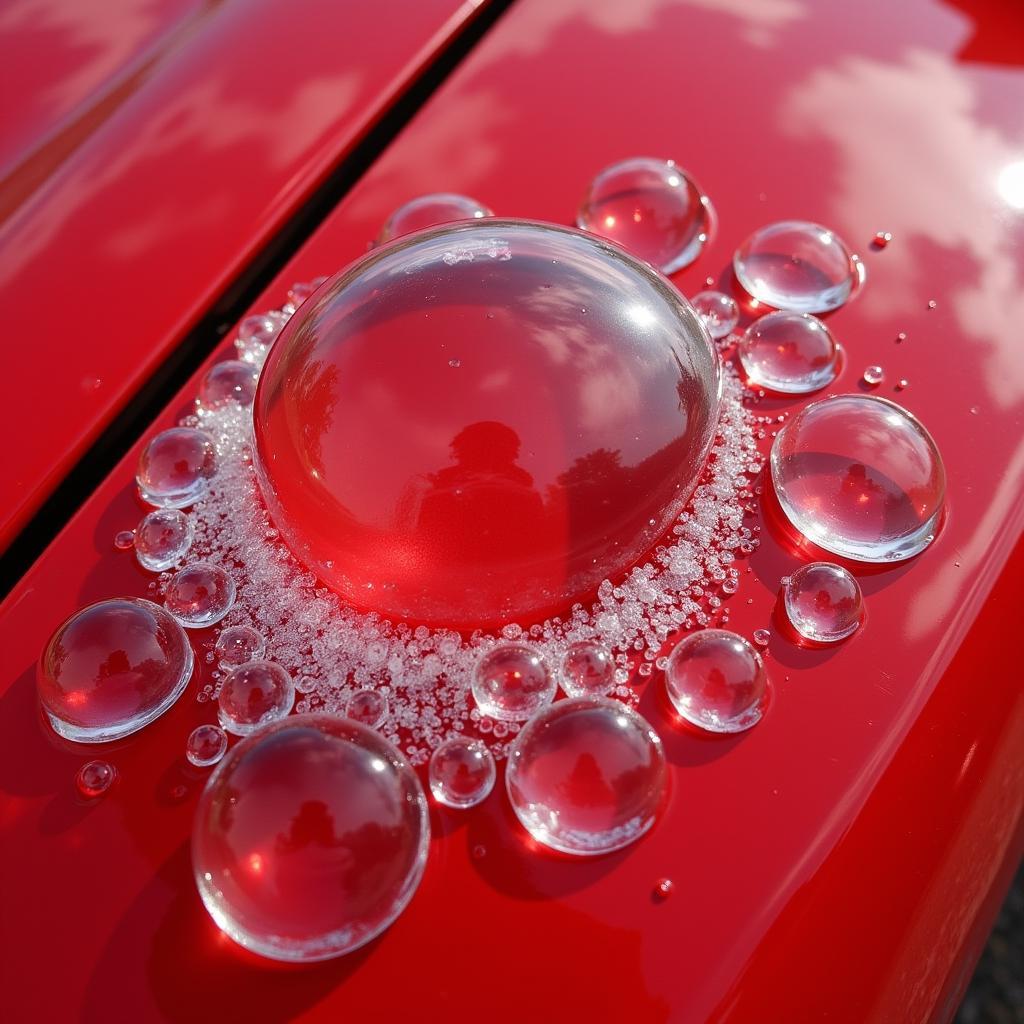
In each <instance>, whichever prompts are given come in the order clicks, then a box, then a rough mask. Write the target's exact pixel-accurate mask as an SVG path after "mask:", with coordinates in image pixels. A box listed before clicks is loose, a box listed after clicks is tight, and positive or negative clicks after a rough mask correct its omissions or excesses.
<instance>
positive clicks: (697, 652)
mask: <svg viewBox="0 0 1024 1024" xmlns="http://www.w3.org/2000/svg"><path fill="white" fill-rule="evenodd" d="M665 688H666V689H667V691H668V696H669V699H670V700H671V701H672V704H673V706H674V707H675V709H676V711H678V712H679V714H680V715H682V717H683V718H685V719H686V721H688V722H690V723H691V724H692V725H696V726H697V727H698V728H701V729H706V730H707V731H708V732H742V731H743V730H745V729H749V728H751V727H752V726H754V725H756V724H757V723H758V722H759V721H760V720H761V717H762V715H763V714H764V710H765V707H766V704H767V698H768V677H767V674H766V673H765V670H764V664H763V662H762V661H761V655H760V654H758V653H757V651H756V650H755V649H754V648H753V647H752V646H751V645H750V644H749V643H748V642H747V641H746V640H745V639H744V638H743V637H741V636H739V635H738V634H736V633H730V632H729V631H728V630H724V629H703V630H701V631H700V632H699V633H694V634H692V635H691V636H688V637H686V639H684V640H683V641H682V642H680V643H679V644H677V645H676V647H675V649H674V650H673V651H672V654H671V655H670V657H669V663H668V668H667V669H666V670H665Z"/></svg>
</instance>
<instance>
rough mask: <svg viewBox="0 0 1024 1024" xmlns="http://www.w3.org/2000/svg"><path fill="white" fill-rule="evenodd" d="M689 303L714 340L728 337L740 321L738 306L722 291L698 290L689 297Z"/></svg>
mask: <svg viewBox="0 0 1024 1024" xmlns="http://www.w3.org/2000/svg"><path fill="white" fill-rule="evenodd" d="M690 305H691V306H693V308H694V311H695V312H696V314H697V315H698V316H699V317H700V318H701V320H703V321H704V326H705V327H706V328H707V329H708V333H709V334H710V335H711V337H712V338H714V339H715V340H716V341H719V340H721V339H722V338H725V337H728V335H729V334H731V333H732V331H733V330H735V328H736V325H737V324H738V323H739V322H740V307H739V306H738V305H737V303H736V300H735V299H734V298H733V297H732V296H731V295H726V294H725V293H724V292H717V291H704V292H698V293H697V294H696V295H694V297H693V298H692V299H690Z"/></svg>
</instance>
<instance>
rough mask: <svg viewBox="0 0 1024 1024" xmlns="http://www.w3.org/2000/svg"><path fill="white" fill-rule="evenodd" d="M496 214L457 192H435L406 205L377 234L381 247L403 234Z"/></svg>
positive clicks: (396, 211) (389, 218)
mask: <svg viewBox="0 0 1024 1024" xmlns="http://www.w3.org/2000/svg"><path fill="white" fill-rule="evenodd" d="M493 216H494V211H493V210H491V209H490V208H489V207H486V206H484V204H483V203H480V202H478V201H477V200H476V199H471V198H470V197H469V196H461V195H459V194H458V193H456V192H433V193H431V194H430V195H425V196H417V197H416V198H415V199H410V200H409V202H407V203H403V204H402V205H401V206H400V207H398V209H397V210H395V211H394V213H392V214H391V216H390V217H388V219H387V220H386V221H384V224H383V226H382V227H381V229H380V233H379V234H378V235H377V244H378V245H381V244H382V243H384V242H389V241H390V240H391V239H392V238H397V237H398V236H399V235H408V234H411V233H412V232H414V231H422V230H423V229H424V228H432V227H434V226H435V225H437V224H448V223H451V222H452V221H460V220H481V219H482V218H484V217H493Z"/></svg>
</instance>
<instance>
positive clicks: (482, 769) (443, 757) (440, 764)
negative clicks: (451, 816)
mask: <svg viewBox="0 0 1024 1024" xmlns="http://www.w3.org/2000/svg"><path fill="white" fill-rule="evenodd" d="M497 774H498V769H497V767H496V766H495V764H494V758H493V756H492V755H491V752H490V751H489V750H488V749H487V745H486V744H485V743H482V742H481V741H480V740H471V739H468V738H466V737H463V736H459V737H457V738H455V739H452V740H448V742H447V743H442V744H441V746H439V747H438V748H437V749H436V750H435V751H434V752H433V754H431V755H430V769H429V775H430V792H431V793H432V794H433V795H434V799H435V800H436V801H437V802H438V803H439V804H444V805H445V806H446V807H457V808H460V809H464V808H467V807H475V806H476V805H477V804H478V803H481V802H482V801H484V800H486V799H487V797H488V796H489V795H490V792H491V790H492V789H494V780H495V778H496V777H497Z"/></svg>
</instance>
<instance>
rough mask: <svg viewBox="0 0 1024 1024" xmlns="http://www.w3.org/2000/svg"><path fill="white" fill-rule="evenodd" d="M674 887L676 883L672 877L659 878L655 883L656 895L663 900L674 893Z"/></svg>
mask: <svg viewBox="0 0 1024 1024" xmlns="http://www.w3.org/2000/svg"><path fill="white" fill-rule="evenodd" d="M674 889H675V883H674V882H673V881H672V879H671V878H659V879H658V881H657V882H655V883H654V895H655V896H657V897H658V898H659V899H662V900H667V899H668V898H669V896H671V895H672V891H673V890H674Z"/></svg>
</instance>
